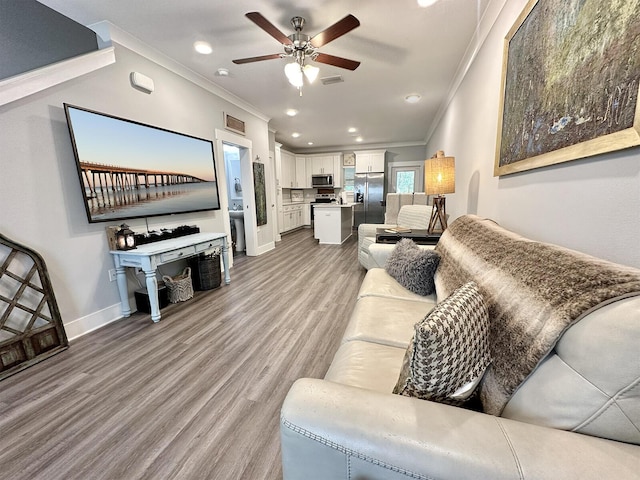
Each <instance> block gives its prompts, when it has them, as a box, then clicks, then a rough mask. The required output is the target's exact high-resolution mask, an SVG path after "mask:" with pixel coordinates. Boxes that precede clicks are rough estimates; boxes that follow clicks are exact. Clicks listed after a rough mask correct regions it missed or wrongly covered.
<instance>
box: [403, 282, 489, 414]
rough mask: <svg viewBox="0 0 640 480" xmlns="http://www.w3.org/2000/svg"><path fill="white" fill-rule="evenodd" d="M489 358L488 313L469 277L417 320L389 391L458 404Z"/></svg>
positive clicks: (463, 399) (475, 381) (479, 375)
mask: <svg viewBox="0 0 640 480" xmlns="http://www.w3.org/2000/svg"><path fill="white" fill-rule="evenodd" d="M489 362H490V357H489V313H488V310H487V306H486V303H485V301H484V298H483V297H482V294H481V293H480V291H479V290H478V286H477V285H476V284H475V283H474V282H469V283H467V284H465V285H463V286H462V287H460V288H458V289H457V290H456V291H454V292H453V293H452V294H451V296H449V297H448V298H446V299H445V300H443V301H442V302H440V303H439V304H438V305H436V306H435V307H434V308H433V310H431V312H429V314H428V315H427V316H426V317H425V318H424V320H421V321H420V322H418V323H416V325H415V333H414V336H413V339H412V340H411V342H410V343H409V347H408V348H407V352H406V353H405V357H404V361H403V365H402V371H401V372H400V377H399V378H398V383H397V384H396V386H395V388H394V390H393V393H398V394H400V395H405V396H408V397H418V398H422V399H425V400H433V401H436V402H441V403H449V404H452V405H461V404H462V403H464V401H465V400H466V399H467V398H469V397H470V396H471V394H472V393H473V390H472V391H468V390H469V388H463V387H468V386H469V385H470V384H471V385H474V384H475V385H474V386H477V384H478V383H479V380H480V378H481V377H482V375H483V374H484V371H485V369H486V368H487V366H488V365H489ZM463 392H464V393H463ZM462 393H463V394H462ZM461 394H462V395H461Z"/></svg>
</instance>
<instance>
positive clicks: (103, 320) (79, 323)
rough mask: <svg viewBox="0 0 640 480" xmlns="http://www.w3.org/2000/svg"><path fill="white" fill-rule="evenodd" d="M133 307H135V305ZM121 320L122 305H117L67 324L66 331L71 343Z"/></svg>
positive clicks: (65, 324) (65, 325)
mask: <svg viewBox="0 0 640 480" xmlns="http://www.w3.org/2000/svg"><path fill="white" fill-rule="evenodd" d="M133 305H135V303H134V304H133ZM121 318H122V307H121V306H120V303H116V304H115V305H111V306H110V307H107V308H105V309H102V310H99V311H97V312H94V313H92V314H90V315H87V316H85V317H81V318H77V319H75V320H71V321H70V322H65V323H64V329H65V331H66V332H67V338H68V339H69V340H70V341H71V340H75V339H77V338H80V337H82V336H83V335H86V334H87V333H89V332H93V331H94V330H97V329H99V328H101V327H104V326H105V325H108V324H110V323H112V322H115V321H116V320H120V319H121Z"/></svg>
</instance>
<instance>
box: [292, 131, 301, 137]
mask: <svg viewBox="0 0 640 480" xmlns="http://www.w3.org/2000/svg"><path fill="white" fill-rule="evenodd" d="M291 136H292V137H293V138H298V137H299V136H300V134H299V133H298V132H293V133H292V134H291Z"/></svg>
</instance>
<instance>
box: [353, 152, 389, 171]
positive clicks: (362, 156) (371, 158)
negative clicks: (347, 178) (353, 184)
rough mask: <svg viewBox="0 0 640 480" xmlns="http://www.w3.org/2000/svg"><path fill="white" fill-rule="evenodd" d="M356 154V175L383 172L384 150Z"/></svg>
mask: <svg viewBox="0 0 640 480" xmlns="http://www.w3.org/2000/svg"><path fill="white" fill-rule="evenodd" d="M355 153H356V173H371V172H384V156H385V153H386V150H362V151H360V152H355Z"/></svg>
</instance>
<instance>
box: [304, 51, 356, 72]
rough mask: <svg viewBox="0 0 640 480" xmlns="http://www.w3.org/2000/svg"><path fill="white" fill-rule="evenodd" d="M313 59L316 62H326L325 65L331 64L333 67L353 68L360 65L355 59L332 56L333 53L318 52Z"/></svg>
mask: <svg viewBox="0 0 640 480" xmlns="http://www.w3.org/2000/svg"><path fill="white" fill-rule="evenodd" d="M314 60H315V61H316V62H320V63H326V64H327V65H333V66H334V67H340V68H346V69H347V70H355V69H356V68H358V67H359V66H360V62H356V61H355V60H349V59H348V58H342V57H334V56H333V55H327V54H326V53H318V56H317V57H316V58H315V59H314Z"/></svg>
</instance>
